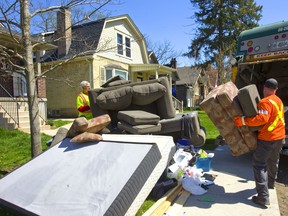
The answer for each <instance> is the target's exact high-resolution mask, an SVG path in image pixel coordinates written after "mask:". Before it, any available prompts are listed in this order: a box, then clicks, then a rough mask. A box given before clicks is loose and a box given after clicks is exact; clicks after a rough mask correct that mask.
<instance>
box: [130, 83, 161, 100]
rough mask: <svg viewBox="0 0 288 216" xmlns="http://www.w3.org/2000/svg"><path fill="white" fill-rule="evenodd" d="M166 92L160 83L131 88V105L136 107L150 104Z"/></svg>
mask: <svg viewBox="0 0 288 216" xmlns="http://www.w3.org/2000/svg"><path fill="white" fill-rule="evenodd" d="M165 92H166V87H165V86H164V85H161V84H160V83H150V84H146V85H135V86H133V98H132V103H133V104H136V105H147V104H151V103H153V102H154V101H156V100H157V99H159V98H160V97H162V96H163V95H164V94H165Z"/></svg>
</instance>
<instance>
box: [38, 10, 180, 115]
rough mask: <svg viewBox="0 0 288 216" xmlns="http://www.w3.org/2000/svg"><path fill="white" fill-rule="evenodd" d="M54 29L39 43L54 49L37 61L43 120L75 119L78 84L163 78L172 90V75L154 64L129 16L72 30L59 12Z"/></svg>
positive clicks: (65, 12) (95, 85)
mask: <svg viewBox="0 0 288 216" xmlns="http://www.w3.org/2000/svg"><path fill="white" fill-rule="evenodd" d="M57 25H58V27H57V31H56V32H50V33H43V34H41V37H42V39H43V40H45V41H48V42H51V43H55V44H56V45H57V46H58V49H57V50H54V51H53V52H47V53H45V54H44V55H43V56H42V57H41V60H42V62H43V63H42V71H43V72H44V74H45V76H46V84H47V87H46V88H47V100H48V116H50V117H60V116H61V117H76V116H77V110H76V97H77V95H78V94H79V92H80V87H79V83H80V82H81V81H83V80H87V81H89V82H90V84H91V88H99V87H100V86H101V85H102V84H103V83H105V82H106V81H107V80H108V79H109V78H111V77H113V76H115V75H119V76H121V77H122V78H124V79H126V80H131V82H139V81H143V80H149V79H155V78H158V77H160V76H168V77H169V80H170V81H171V84H172V78H171V74H172V73H173V72H175V71H176V69H175V68H171V67H168V66H164V65H160V64H158V62H157V59H156V58H155V55H154V54H153V53H152V52H148V51H147V48H146V42H145V38H144V37H143V35H142V34H141V32H140V31H139V29H138V28H137V26H136V25H135V24H134V22H133V21H132V19H131V18H130V17H129V15H122V16H115V17H109V18H103V19H100V20H96V21H92V22H88V23H85V24H81V25H76V26H72V27H71V19H70V12H69V11H68V10H65V9H63V10H61V11H59V12H58V14H57ZM56 39H57V40H56ZM51 68H53V70H52V71H49V72H47V73H46V71H48V70H51Z"/></svg>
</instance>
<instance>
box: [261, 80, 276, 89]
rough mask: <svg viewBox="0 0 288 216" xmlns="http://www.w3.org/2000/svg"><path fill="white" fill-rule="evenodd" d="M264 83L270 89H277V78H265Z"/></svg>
mask: <svg viewBox="0 0 288 216" xmlns="http://www.w3.org/2000/svg"><path fill="white" fill-rule="evenodd" d="M264 85H265V86H266V87H267V88H270V89H277V88H278V82H277V80H275V79H273V78H270V79H267V80H266V81H265V84H264Z"/></svg>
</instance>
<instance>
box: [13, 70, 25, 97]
mask: <svg viewBox="0 0 288 216" xmlns="http://www.w3.org/2000/svg"><path fill="white" fill-rule="evenodd" d="M22 74H23V75H22ZM22 74H19V73H14V75H13V89H14V96H15V97H19V96H21V97H26V96H27V88H26V80H25V77H24V72H22Z"/></svg>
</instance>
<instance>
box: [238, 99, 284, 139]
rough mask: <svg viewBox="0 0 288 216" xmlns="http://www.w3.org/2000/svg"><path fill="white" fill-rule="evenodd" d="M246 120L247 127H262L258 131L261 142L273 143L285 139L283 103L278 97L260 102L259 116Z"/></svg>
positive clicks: (246, 118)
mask: <svg viewBox="0 0 288 216" xmlns="http://www.w3.org/2000/svg"><path fill="white" fill-rule="evenodd" d="M272 101H273V102H272ZM244 120H245V124H246V125H247V126H260V125H262V127H261V129H259V130H258V139H260V140H265V141H272V140H280V139H284V138H285V122H284V112H283V103H282V101H281V99H280V98H279V97H277V96H276V95H270V96H268V97H265V98H263V99H262V100H260V102H259V103H258V114H257V115H256V116H253V117H245V119H244Z"/></svg>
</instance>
